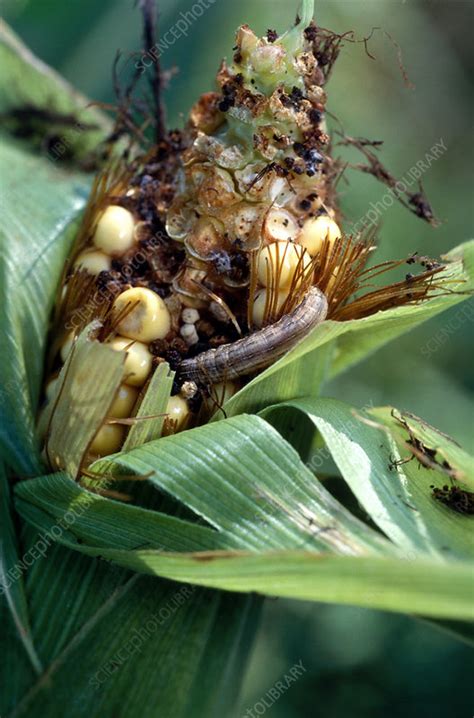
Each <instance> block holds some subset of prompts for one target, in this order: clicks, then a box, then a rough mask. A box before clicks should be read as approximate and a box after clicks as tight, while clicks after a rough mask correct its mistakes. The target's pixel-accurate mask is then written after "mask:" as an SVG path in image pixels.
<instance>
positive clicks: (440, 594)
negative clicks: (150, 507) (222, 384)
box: [17, 400, 474, 620]
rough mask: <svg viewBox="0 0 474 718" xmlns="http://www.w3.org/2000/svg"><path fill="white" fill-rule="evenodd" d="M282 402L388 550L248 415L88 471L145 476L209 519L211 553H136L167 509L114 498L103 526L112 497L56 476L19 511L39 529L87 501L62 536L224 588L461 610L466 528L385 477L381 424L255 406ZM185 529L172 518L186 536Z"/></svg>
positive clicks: (436, 611) (319, 403)
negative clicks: (314, 436) (309, 428)
mask: <svg viewBox="0 0 474 718" xmlns="http://www.w3.org/2000/svg"><path fill="white" fill-rule="evenodd" d="M290 411H293V412H294V411H299V412H304V413H305V414H306V415H307V416H308V417H310V418H311V420H312V421H314V422H315V424H316V425H317V426H318V428H319V430H320V431H321V433H322V435H323V437H324V438H325V441H326V443H327V446H328V450H329V451H330V454H331V455H332V458H333V459H334V461H335V462H336V464H337V465H338V466H339V468H340V469H341V472H342V474H343V476H344V477H345V478H346V480H347V481H348V483H349V485H350V486H351V488H352V489H353V491H354V492H355V493H356V495H357V497H358V498H359V500H360V501H361V503H362V504H363V506H364V508H365V509H366V511H367V512H368V515H369V516H370V517H371V518H372V519H373V520H374V521H375V522H377V523H379V525H380V526H381V528H383V530H384V531H385V533H386V534H387V536H389V537H390V538H391V539H392V541H394V543H395V544H396V545H397V546H398V547H399V548H397V547H396V546H395V545H394V544H391V543H390V542H389V541H388V540H386V539H384V538H383V537H382V536H380V534H378V533H377V532H376V531H374V530H373V529H371V528H370V527H369V526H367V525H365V524H364V523H362V522H361V521H359V520H358V519H356V518H355V517H354V516H353V515H352V514H351V513H350V512H349V511H348V510H347V509H346V508H344V507H343V506H342V505H341V504H340V503H339V502H337V501H336V500H335V499H334V498H333V497H332V496H331V495H330V494H329V493H328V492H327V491H326V490H325V489H324V488H323V486H322V485H321V484H320V483H319V482H318V480H317V479H316V478H315V477H314V475H313V474H312V472H311V471H310V469H309V468H308V467H306V466H305V465H304V464H303V463H302V462H301V460H300V459H299V457H298V455H297V453H296V451H295V450H294V449H293V448H292V447H291V446H290V445H289V444H288V442H287V441H285V439H284V438H283V437H282V436H281V435H280V434H278V432H277V431H275V429H273V428H272V427H271V426H270V425H269V424H268V423H267V422H265V421H263V419H261V418H259V417H256V416H245V415H243V416H239V417H234V418H231V419H228V420H223V421H221V422H218V423H217V424H212V425H207V426H203V427H200V428H197V429H194V430H192V431H187V432H182V433H181V434H178V435H175V436H170V437H167V438H164V439H160V440H159V441H154V442H150V443H149V444H146V445H144V446H141V447H138V448H136V449H134V450H132V451H130V452H128V453H121V454H117V455H115V456H114V457H111V458H108V459H102V460H100V461H98V462H96V463H95V464H94V471H97V472H99V473H100V472H103V473H104V475H107V476H111V475H115V476H120V474H121V473H126V474H127V475H128V474H130V473H136V474H141V475H145V474H147V475H149V481H151V482H152V483H153V484H154V485H156V486H157V487H158V488H159V489H160V490H161V491H164V492H166V493H167V494H169V495H171V496H172V497H173V498H175V499H177V500H179V501H181V502H182V503H183V504H184V505H186V506H187V507H188V508H190V509H192V510H193V512H194V513H195V514H196V515H198V516H200V517H201V518H202V519H204V520H205V521H206V522H207V523H208V524H210V525H211V526H213V527H214V535H215V538H216V544H215V545H214V550H211V551H202V550H197V549H194V550H193V551H192V553H187V554H185V553H183V552H180V553H169V550H171V551H173V552H174V551H176V548H177V547H176V545H175V544H173V543H172V544H170V545H168V546H167V545H164V544H160V549H164V550H156V549H154V548H152V547H151V546H150V548H136V549H133V548H131V547H132V545H133V542H136V541H137V538H138V536H140V526H141V524H142V522H143V525H144V531H143V534H142V538H143V540H144V543H146V542H148V544H150V537H152V536H153V530H154V528H153V527H154V526H155V525H156V526H157V527H158V525H159V524H160V522H161V523H163V524H165V518H164V516H163V515H161V514H159V513H157V514H156V516H154V517H153V519H152V518H151V517H146V521H145V516H144V515H143V518H142V517H141V515H140V512H142V511H143V510H142V509H137V508H133V507H130V506H123V507H121V510H120V511H121V513H122V519H121V521H120V529H119V530H114V528H113V526H111V522H110V521H107V520H104V516H105V517H106V516H107V514H106V513H105V509H106V507H107V505H108V504H111V503H113V502H110V501H109V500H107V499H100V500H97V499H94V500H93V501H91V500H90V499H88V498H87V494H86V492H84V491H83V490H81V489H78V488H77V487H75V488H74V490H73V489H72V484H71V482H68V480H67V479H65V478H64V477H63V478H62V479H59V478H58V477H55V476H52V477H45V478H43V479H38V480H31V481H29V482H27V483H24V484H22V485H20V486H19V487H18V488H17V497H18V508H19V510H20V511H22V512H23V514H24V515H25V516H26V515H28V512H30V514H31V508H30V507H29V506H28V504H32V505H33V506H35V507H38V506H39V507H41V513H40V512H38V513H37V514H36V518H35V522H36V523H37V524H38V525H41V526H42V527H43V528H48V527H49V523H50V522H51V521H54V520H57V518H58V517H60V516H64V515H65V512H67V511H68V509H70V508H71V507H74V506H77V505H78V500H79V501H80V502H82V503H84V502H87V505H88V508H87V512H86V513H85V515H84V514H83V513H79V514H78V515H77V516H76V517H75V520H74V521H72V522H71V524H70V525H69V526H68V529H69V531H70V533H71V534H72V536H70V535H66V534H65V535H64V536H62V537H60V539H59V540H60V541H62V542H63V543H64V544H65V545H68V546H70V547H73V548H76V549H77V550H79V551H81V552H83V553H85V554H87V555H90V556H97V555H100V556H102V557H105V558H108V559H110V560H112V561H114V562H117V563H118V564H119V565H121V566H123V567H126V568H129V569H133V570H135V571H140V572H145V573H151V574H156V575H159V576H165V577H168V578H173V579H177V580H184V581H191V582H193V583H198V584H200V585H207V586H213V587H218V588H224V589H226V590H236V591H258V592H261V593H267V594H269V595H280V596H291V597H293V598H301V599H312V600H317V601H338V602H342V603H351V604H354V605H361V606H369V607H373V608H383V609H388V610H394V611H409V612H417V613H421V614H423V615H426V616H430V617H438V618H449V619H458V620H461V619H467V618H469V617H470V616H471V615H472V606H471V602H470V600H468V594H469V591H471V590H472V588H474V582H473V581H474V579H473V572H472V563H470V562H467V560H466V558H467V556H468V555H471V553H470V548H469V545H468V543H467V541H466V534H465V527H464V526H462V525H461V524H458V523H456V522H454V524H450V523H449V522H448V523H447V524H445V523H443V522H442V521H439V520H438V521H437V524H435V526H436V528H435V529H433V530H431V529H432V527H431V523H430V519H431V518H432V517H433V516H435V515H436V512H437V511H438V507H437V506H436V505H435V504H434V502H433V501H432V499H431V498H430V497H429V494H427V496H426V492H425V494H423V492H422V490H421V488H422V487H420V486H417V487H415V489H414V490H412V489H411V487H410V486H407V484H406V479H405V477H402V478H401V477H400V476H398V475H397V473H396V472H395V473H394V474H392V472H391V470H390V469H389V468H388V463H389V456H390V451H391V450H392V449H393V446H392V444H391V442H390V441H388V439H387V437H386V436H385V433H384V432H381V431H380V428H379V427H377V426H373V425H369V424H368V423H367V420H366V421H365V422H364V421H361V420H360V419H359V418H357V417H356V416H354V413H353V412H352V411H351V410H350V408H349V407H346V406H345V405H343V404H341V403H340V402H334V401H330V400H312V401H311V400H300V401H298V400H295V401H293V402H289V403H288V404H287V405H280V406H276V407H272V408H270V409H268V410H267V411H266V412H265V415H266V416H267V417H268V418H269V419H272V420H273V419H276V417H277V416H278V414H282V413H283V414H284V413H288V412H290ZM372 423H373V422H372ZM354 456H355V457H356V459H357V461H354ZM309 465H310V466H311V462H310V464H309ZM401 492H402V493H401ZM72 493H74V496H76V498H75V499H74V500H71V494H72ZM418 494H419V495H418ZM382 498H383V501H382ZM408 501H410V502H412V503H411V504H409V503H408ZM101 504H102V506H101ZM413 504H415V509H413ZM79 505H80V504H79ZM114 508H115V507H114ZM431 510H432V511H433V512H434V513H433V514H430V511H431ZM112 511H113V509H112V508H111V509H110V512H111V513H110V514H109V515H110V516H112V515H113V514H112ZM101 513H102V516H101ZM116 515H117V517H118V516H119V513H118V512H117V514H116ZM94 524H95V526H94ZM147 524H148V526H149V528H148V527H147ZM93 526H94V527H93ZM192 526H193V524H192V523H190V522H189V521H187V522H182V523H181V525H180V530H181V531H182V533H183V536H184V535H186V537H187V539H188V540H189V539H191V527H192ZM195 528H196V527H195ZM200 528H202V527H200ZM207 530H209V529H207ZM158 536H161V532H160V533H158V532H157V537H158ZM77 538H80V539H81V543H80V544H78V543H77ZM156 540H158V538H157V539H156ZM173 540H175V539H173ZM191 543H192V541H191ZM118 545H120V547H119V546H118ZM127 547H130V548H127ZM216 549H219V550H216ZM178 550H179V549H178ZM331 554H333V555H331ZM448 558H451V559H454V560H451V562H450V563H448V562H447V559H448Z"/></svg>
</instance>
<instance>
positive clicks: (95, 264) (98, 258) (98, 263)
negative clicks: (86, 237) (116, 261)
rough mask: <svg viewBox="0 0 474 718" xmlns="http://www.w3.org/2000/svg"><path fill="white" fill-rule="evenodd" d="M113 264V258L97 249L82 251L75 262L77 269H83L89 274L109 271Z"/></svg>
mask: <svg viewBox="0 0 474 718" xmlns="http://www.w3.org/2000/svg"><path fill="white" fill-rule="evenodd" d="M111 266H112V260H111V258H110V257H109V256H108V255H107V254H104V252H100V251H98V250H95V249H91V250H87V251H85V252H81V253H80V254H79V256H78V257H77V259H76V261H75V262H74V267H75V269H83V270H85V271H86V272H89V274H100V273H101V272H109V271H110V269H111Z"/></svg>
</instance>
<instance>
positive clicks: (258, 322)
mask: <svg viewBox="0 0 474 718" xmlns="http://www.w3.org/2000/svg"><path fill="white" fill-rule="evenodd" d="M269 292H270V295H271V298H269V299H268V304H269V306H268V308H267V312H266V315H265V307H266V304H267V297H268V294H269ZM288 294H289V291H288V289H282V290H280V291H279V292H278V297H277V299H276V301H275V296H274V292H273V293H272V292H271V291H270V290H268V289H262V290H260V291H259V292H258V293H257V295H256V297H255V299H254V302H253V307H252V321H253V323H254V325H255V326H256V327H258V328H260V327H262V326H263V324H264V323H268V322H272V321H275V319H276V316H274V315H276V314H278V313H279V311H280V309H281V308H282V306H283V304H284V303H285V302H286V300H287V298H288ZM270 302H271V304H270ZM270 314H271V315H273V316H271V315H270Z"/></svg>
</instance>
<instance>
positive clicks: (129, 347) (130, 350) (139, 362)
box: [110, 336, 153, 386]
mask: <svg viewBox="0 0 474 718" xmlns="http://www.w3.org/2000/svg"><path fill="white" fill-rule="evenodd" d="M110 346H111V347H112V349H115V351H126V352H127V357H126V359H125V365H124V370H123V375H124V381H125V383H126V384H129V385H130V386H143V384H144V383H145V382H146V380H147V379H148V377H149V375H150V372H151V369H152V364H153V356H152V354H151V352H150V350H149V349H148V346H147V345H146V344H143V343H142V342H138V341H133V340H132V339H129V338H128V337H120V336H118V337H115V338H114V339H112V340H111V341H110Z"/></svg>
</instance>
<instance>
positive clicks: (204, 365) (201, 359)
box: [179, 287, 328, 385]
mask: <svg viewBox="0 0 474 718" xmlns="http://www.w3.org/2000/svg"><path fill="white" fill-rule="evenodd" d="M327 312H328V303H327V300H326V297H325V295H324V294H323V293H322V292H321V291H320V290H319V289H318V288H317V287H312V288H311V289H310V290H309V291H308V293H307V294H306V296H305V298H304V299H303V301H302V302H301V303H300V304H299V305H298V306H297V307H296V309H294V310H293V311H292V312H291V313H290V314H285V315H284V316H283V317H282V318H281V319H279V320H278V321H277V322H275V323H274V324H270V325H269V326H267V327H264V328H263V329H260V330H259V331H257V332H254V333H253V334H250V335H249V336H247V337H244V338H243V339H239V340H238V341H236V342H233V343H232V344H224V345H223V346H220V347H218V348H217V349H209V351H206V352H203V353H202V354H198V356H196V357H194V358H193V359H185V360H184V361H183V362H182V363H181V365H180V367H179V377H180V379H182V380H187V381H194V382H196V384H200V385H206V384H217V383H218V382H221V381H226V380H229V379H237V378H238V377H241V376H248V375H249V374H253V373H254V372H256V371H260V370H262V369H265V368H266V367H268V366H269V365H270V364H273V362H275V361H276V360H277V359H280V358H281V357H282V356H283V354H285V353H286V352H287V351H288V350H289V349H291V348H292V347H293V346H295V344H296V343H297V342H298V341H300V340H301V339H303V338H304V337H305V336H306V334H307V332H308V331H310V330H311V329H313V328H314V327H315V326H317V325H318V324H320V323H321V322H323V321H324V320H325V318H326V315H327Z"/></svg>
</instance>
